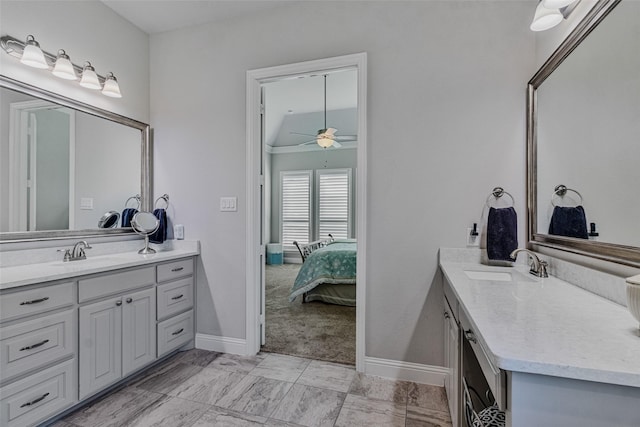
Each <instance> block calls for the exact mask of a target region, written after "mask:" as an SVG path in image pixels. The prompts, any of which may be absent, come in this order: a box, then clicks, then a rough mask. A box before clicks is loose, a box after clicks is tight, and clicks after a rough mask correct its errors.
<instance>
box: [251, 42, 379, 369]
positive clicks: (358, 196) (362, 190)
mask: <svg viewBox="0 0 640 427" xmlns="http://www.w3.org/2000/svg"><path fill="white" fill-rule="evenodd" d="M366 65H367V55H366V53H357V54H351V55H345V56H338V57H333V58H326V59H319V60H313V61H307V62H300V63H293V64H287V65H280V66H275V67H269V68H261V69H255V70H249V71H247V104H246V105H247V171H248V176H247V210H246V212H247V234H246V236H247V240H246V244H247V257H246V271H247V276H246V277H247V279H246V303H247V305H246V354H256V353H257V352H259V351H260V348H261V338H262V331H263V325H264V322H265V320H266V316H265V308H266V301H265V298H264V295H265V290H266V286H265V275H266V274H265V273H266V271H265V270H266V259H265V258H266V257H267V253H266V245H267V244H268V243H270V242H272V241H273V240H272V238H273V233H272V232H271V219H270V218H269V219H268V220H267V218H266V216H267V215H271V207H268V206H267V205H266V204H267V203H270V200H271V197H270V196H269V197H265V190H266V188H270V187H271V185H272V182H270V180H271V178H272V177H273V176H274V175H273V174H272V173H271V171H268V170H267V164H266V162H265V159H266V156H267V153H266V149H265V145H264V142H263V141H266V138H265V137H266V128H265V126H264V125H265V123H264V121H263V118H264V116H265V114H264V113H265V107H264V104H263V95H264V92H263V86H264V85H265V84H268V83H274V82H278V81H283V80H298V79H300V77H301V76H308V78H311V76H316V78H318V76H320V77H322V76H323V75H324V74H328V75H330V74H332V73H337V72H343V71H345V70H354V71H355V72H356V75H357V87H356V93H357V110H356V111H357V130H356V132H354V135H357V141H353V142H356V144H357V150H352V151H354V152H355V156H356V167H355V168H351V169H352V170H351V173H352V179H353V182H354V184H355V185H356V187H355V188H356V189H357V190H353V193H352V197H355V202H354V203H352V211H351V212H350V213H349V215H352V216H353V217H352V227H353V230H351V231H350V233H351V235H353V236H354V238H355V239H356V241H349V242H338V240H345V239H337V238H335V240H336V243H338V245H337V246H333V248H332V250H336V249H338V248H339V246H340V245H341V244H343V243H350V245H347V246H352V247H353V248H355V249H353V252H355V260H356V261H357V262H355V261H354V262H353V263H354V264H355V268H356V276H357V281H356V284H355V287H356V297H355V299H356V307H355V312H356V314H355V317H356V326H355V328H356V334H355V335H356V340H355V341H356V342H355V349H356V351H355V363H356V370H358V371H360V372H362V371H364V369H365V366H364V364H365V356H364V350H365V314H366V313H365V310H366V305H365V302H366V270H367V268H366V247H367V243H366V240H367V236H366V230H367V212H366V206H367V197H366V195H367V190H366V187H367V150H366V149H367V144H366V142H367V123H366V116H367V111H366V110H367V96H366V93H367V73H366ZM329 78H330V77H328V79H329ZM322 80H324V79H322ZM322 80H321V81H322ZM329 87H330V83H328V84H327V88H329ZM323 95H324V93H323V94H322V98H320V100H319V101H320V102H321V103H322V104H324V99H323V98H324V96H323ZM316 98H319V97H316ZM329 100H330V97H329V96H328V97H327V101H328V102H330V101H329ZM327 110H330V108H327ZM316 111H322V114H321V116H322V123H321V125H320V126H317V125H315V124H314V125H313V127H315V129H312V130H311V131H304V130H303V131H302V132H299V133H306V134H309V133H310V134H312V137H311V138H310V139H309V140H308V141H311V139H312V138H314V137H315V136H316V135H315V134H317V133H318V132H317V131H318V129H320V128H321V129H323V131H322V132H321V133H320V135H318V136H320V139H322V140H326V139H330V138H331V137H332V136H333V135H338V136H342V135H343V134H341V133H340V132H338V131H334V130H333V129H328V128H330V127H331V125H330V124H327V125H326V126H325V125H324V123H325V121H324V105H323V106H322V108H321V109H317V110H316ZM267 113H268V112H267ZM286 113H288V110H287V111H286ZM335 129H338V130H340V129H339V128H338V127H335ZM314 132H315V134H314ZM305 136H306V135H305ZM317 139H318V138H316V140H317ZM304 142H306V141H304ZM304 142H303V143H304ZM326 142H327V141H323V144H324V145H325V146H327V145H326V144H325V143H326ZM344 142H345V143H348V142H352V141H344ZM339 143H340V144H342V142H340V141H339ZM314 144H315V145H319V144H317V143H314V142H309V144H308V145H310V146H312V147H314ZM309 148H311V147H309ZM336 151H339V150H322V149H320V154H322V155H326V156H327V158H326V165H327V167H326V168H324V165H323V167H322V169H323V170H328V169H331V168H330V165H331V164H332V163H331V162H332V161H333V160H332V159H331V156H332V155H333V154H331V153H335V152H336ZM343 151H349V150H343ZM309 169H312V168H306V170H309ZM336 169H339V167H336ZM303 170H305V169H303ZM313 178H314V179H315V175H313ZM278 179H279V178H278ZM310 185H314V184H312V183H310ZM313 197H315V196H313ZM278 203H280V201H279V199H278ZM329 219H331V218H329ZM310 220H311V221H314V220H315V221H316V222H315V223H314V224H313V225H310V227H312V228H310V229H311V232H310V233H311V234H310V236H309V239H317V238H318V237H319V238H320V240H326V239H328V238H329V237H328V236H326V237H323V236H322V235H321V234H323V233H325V232H326V228H324V227H323V230H322V231H321V230H320V229H319V224H320V223H321V222H327V221H326V220H327V218H324V219H323V220H321V221H320V222H318V220H317V219H310ZM336 220H337V221H338V222H342V223H343V225H342V227H343V228H344V223H345V221H344V218H339V219H336ZM267 223H268V224H269V227H267ZM325 225H326V224H325ZM347 227H349V225H348V224H347ZM267 228H268V230H267ZM348 232H349V231H348ZM279 233H280V231H278V236H280V234H279ZM313 233H316V234H313ZM267 234H269V235H267ZM331 234H333V233H331ZM336 234H339V233H336ZM276 242H277V240H276ZM274 243H275V242H274ZM312 243H314V242H313V241H312V242H311V243H310V244H312ZM315 243H318V242H315ZM285 246H286V243H285ZM283 249H285V248H283ZM323 249H325V248H323ZM283 252H284V257H283V258H285V259H286V258H288V260H287V261H289V262H290V261H291V260H295V257H296V255H295V252H292V251H290V250H289V251H287V250H284V251H283ZM297 258H298V262H299V261H300V260H301V257H299V256H298V257H297ZM299 290H301V291H302V292H306V291H307V289H306V288H305V287H304V286H303V287H302V288H300V289H299ZM311 293H312V292H310V293H309V294H311ZM299 299H300V297H299V296H298V297H297V298H296V300H299ZM265 335H266V334H265Z"/></svg>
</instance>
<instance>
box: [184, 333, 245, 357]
mask: <svg viewBox="0 0 640 427" xmlns="http://www.w3.org/2000/svg"><path fill="white" fill-rule="evenodd" d="M196 348H199V349H201V350H209V351H217V352H219V353H230V354H240V355H243V356H245V355H248V354H249V353H247V341H246V340H243V339H240V338H229V337H219V336H217V335H207V334H196Z"/></svg>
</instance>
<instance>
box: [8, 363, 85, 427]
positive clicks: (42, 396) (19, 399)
mask: <svg viewBox="0 0 640 427" xmlns="http://www.w3.org/2000/svg"><path fill="white" fill-rule="evenodd" d="M74 372H75V359H73V360H69V361H67V362H64V363H61V364H59V365H56V366H53V367H51V368H49V369H45V370H44V371H41V372H38V373H37V374H34V375H31V376H30V377H27V378H25V379H23V380H20V381H17V382H15V383H13V384H10V385H8V386H6V387H3V388H1V389H0V413H1V415H0V425H2V426H6V427H18V426H20V427H23V426H30V425H34V424H37V423H38V422H40V421H43V420H45V419H47V418H50V417H52V416H53V415H55V414H57V413H59V412H61V411H62V410H63V409H66V408H68V407H70V406H72V405H73V404H74V403H75V402H76V401H77V400H78V399H77V382H76V377H75V374H74Z"/></svg>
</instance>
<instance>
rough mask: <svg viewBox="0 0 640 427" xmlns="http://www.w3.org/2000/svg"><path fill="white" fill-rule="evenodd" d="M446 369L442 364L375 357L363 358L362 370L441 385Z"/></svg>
mask: <svg viewBox="0 0 640 427" xmlns="http://www.w3.org/2000/svg"><path fill="white" fill-rule="evenodd" d="M448 371H449V370H448V369H447V368H444V367H442V366H432V365H422V364H420V363H411V362H401V361H399V360H388V359H378V358H375V357H365V358H364V372H365V373H366V374H369V375H375V376H378V377H384V378H390V379H394V380H403V381H413V382H415V383H420V384H430V385H436V386H440V387H442V386H444V379H445V375H446V374H447V372H448Z"/></svg>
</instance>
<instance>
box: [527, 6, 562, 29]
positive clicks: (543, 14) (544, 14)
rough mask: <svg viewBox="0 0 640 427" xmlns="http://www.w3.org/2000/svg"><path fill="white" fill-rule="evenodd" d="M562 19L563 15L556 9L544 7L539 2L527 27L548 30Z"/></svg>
mask: <svg viewBox="0 0 640 427" xmlns="http://www.w3.org/2000/svg"><path fill="white" fill-rule="evenodd" d="M563 19H564V17H563V16H562V13H561V12H560V11H559V10H558V9H547V8H546V7H544V3H543V2H540V3H539V4H538V7H536V13H535V15H534V17H533V22H531V25H530V26H529V28H530V29H531V31H544V30H548V29H550V28H553V27H555V26H556V25H558V24H559V23H561V22H562V20H563Z"/></svg>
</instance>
